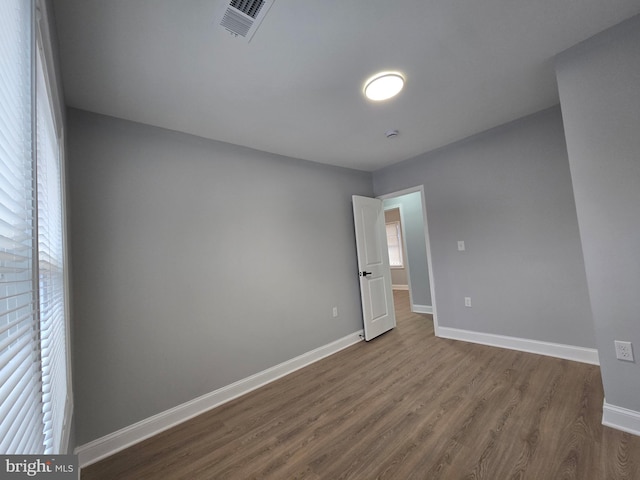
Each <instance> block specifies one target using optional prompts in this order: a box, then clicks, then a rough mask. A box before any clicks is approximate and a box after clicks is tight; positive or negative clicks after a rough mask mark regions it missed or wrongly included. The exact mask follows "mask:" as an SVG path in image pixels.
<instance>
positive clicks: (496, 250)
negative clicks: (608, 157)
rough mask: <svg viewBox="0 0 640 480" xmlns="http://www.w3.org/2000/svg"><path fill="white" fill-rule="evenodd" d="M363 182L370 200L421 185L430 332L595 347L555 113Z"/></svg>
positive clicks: (409, 162)
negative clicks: (431, 296) (432, 300)
mask: <svg viewBox="0 0 640 480" xmlns="http://www.w3.org/2000/svg"><path fill="white" fill-rule="evenodd" d="M373 181H374V191H375V194H376V195H377V196H379V195H383V194H387V193H391V192H395V191H400V190H402V189H405V188H409V187H414V186H416V184H422V185H423V186H424V191H425V204H426V208H427V220H428V223H429V225H428V226H429V237H430V245H431V259H432V262H433V281H434V288H435V292H436V296H437V309H438V322H439V325H440V327H451V328H458V329H464V330H468V331H474V332H482V333H489V334H497V335H506V336H510V337H518V338H524V339H531V340H539V341H545V342H553V343H560V344H565V345H574V346H580V347H587V348H593V347H594V346H595V339H594V332H593V325H592V321H591V310H590V307H589V297H588V293H587V284H586V277H585V272H584V263H583V259H582V249H581V245H580V237H579V231H578V223H577V218H576V210H575V203H574V199H573V191H572V186H571V177H570V173H569V163H568V158H567V151H566V145H565V138H564V134H563V127H562V118H561V113H560V109H559V108H557V107H556V108H552V109H549V110H545V111H543V112H540V113H538V114H535V115H532V116H529V117H525V118H523V119H520V120H518V121H515V122H512V123H509V124H506V125H503V126H501V127H498V128H496V129H493V130H490V131H488V132H485V133H482V134H479V135H477V136H474V137H471V138H469V139H467V140H464V141H462V142H458V143H455V144H453V145H450V146H448V147H445V148H442V149H440V150H437V151H434V152H430V153H426V154H423V155H420V156H418V157H416V158H413V159H410V160H407V161H405V162H401V163H399V164H396V165H393V166H391V167H388V168H384V169H382V170H379V171H377V172H374V175H373ZM460 240H462V241H464V242H465V246H466V250H465V251H458V248H457V242H458V241H460ZM464 297H471V299H472V307H471V308H466V307H465V305H464Z"/></svg>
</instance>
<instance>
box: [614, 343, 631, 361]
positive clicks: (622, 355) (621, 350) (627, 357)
mask: <svg viewBox="0 0 640 480" xmlns="http://www.w3.org/2000/svg"><path fill="white" fill-rule="evenodd" d="M614 343H615V346H616V358H617V359H618V360H624V361H626V362H633V345H631V342H621V341H620V340H616V341H615V342H614Z"/></svg>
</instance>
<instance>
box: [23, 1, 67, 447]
mask: <svg viewBox="0 0 640 480" xmlns="http://www.w3.org/2000/svg"><path fill="white" fill-rule="evenodd" d="M48 5H49V2H47V1H46V0H33V11H34V15H33V27H32V32H33V35H34V36H35V38H34V46H33V59H32V62H33V65H32V70H33V75H32V78H33V80H32V82H33V84H32V89H33V92H34V94H33V104H34V105H33V115H34V117H35V116H36V115H37V114H36V110H37V107H36V105H37V101H38V96H39V95H41V94H42V92H39V91H38V88H37V84H38V82H37V69H38V65H37V63H38V62H39V59H41V68H42V73H43V77H44V82H45V85H46V89H47V92H46V94H47V100H48V103H49V108H50V110H51V114H52V117H53V118H52V120H53V127H54V131H55V136H56V141H57V148H58V160H59V169H60V202H61V203H60V210H61V214H62V217H61V229H62V254H63V259H62V269H63V285H64V291H63V295H64V300H63V301H64V317H65V318H64V330H65V358H64V360H65V364H66V377H67V378H66V380H67V392H66V400H65V406H64V412H63V423H62V425H63V427H62V432H61V438H59V439H57V440H56V441H55V442H54V444H57V445H59V450H60V451H59V452H53V453H67V452H68V450H69V446H70V445H69V440H70V437H71V423H72V417H73V410H74V405H73V387H72V386H73V383H72V368H71V306H70V305H71V304H70V301H71V298H70V278H69V248H68V238H67V237H68V225H67V224H68V221H67V191H66V161H65V159H66V156H65V153H66V150H65V130H64V114H63V104H62V94H61V89H60V86H59V83H58V78H57V72H58V71H57V69H56V63H55V56H54V51H53V45H52V41H51V38H52V32H51V29H50V28H49V25H51V22H50V19H51V17H50V13H49V8H50V7H49V6H48ZM38 51H39V52H38ZM36 136H37V125H36V128H34V131H33V137H34V139H35V138H36ZM36 152H37V148H36V145H35V140H34V146H33V155H34V163H35V158H36V157H35V155H37V153H36ZM34 174H37V170H36V169H35V168H34ZM35 216H36V218H37V216H38V213H37V196H36V212H35ZM36 227H37V225H36ZM36 236H37V230H36ZM36 253H37V252H36ZM37 292H38V293H37V294H38V316H40V311H39V303H40V298H39V289H38V290H37Z"/></svg>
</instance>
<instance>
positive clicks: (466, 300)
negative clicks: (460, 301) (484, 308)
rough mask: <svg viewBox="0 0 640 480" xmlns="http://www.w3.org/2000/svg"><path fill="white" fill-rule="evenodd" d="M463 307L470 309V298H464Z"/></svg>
mask: <svg viewBox="0 0 640 480" xmlns="http://www.w3.org/2000/svg"><path fill="white" fill-rule="evenodd" d="M464 306H465V307H471V297H464Z"/></svg>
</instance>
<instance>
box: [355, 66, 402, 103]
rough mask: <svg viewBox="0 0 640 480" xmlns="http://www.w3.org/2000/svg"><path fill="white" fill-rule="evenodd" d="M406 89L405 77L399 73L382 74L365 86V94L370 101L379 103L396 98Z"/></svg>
mask: <svg viewBox="0 0 640 480" xmlns="http://www.w3.org/2000/svg"><path fill="white" fill-rule="evenodd" d="M402 87H404V77H403V76H402V75H401V74H400V73H398V72H381V73H378V74H377V75H374V76H373V77H371V78H370V79H369V80H367V82H366V83H365V85H364V94H365V95H366V97H367V98H368V99H369V100H373V101H375V102H379V101H381V100H387V99H389V98H391V97H395V96H396V95H397V94H398V93H400V91H401V90H402Z"/></svg>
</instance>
